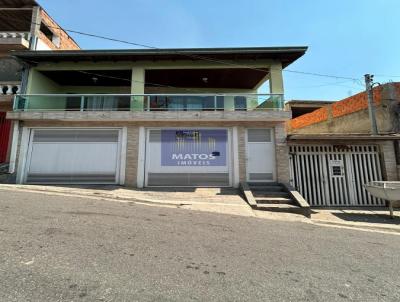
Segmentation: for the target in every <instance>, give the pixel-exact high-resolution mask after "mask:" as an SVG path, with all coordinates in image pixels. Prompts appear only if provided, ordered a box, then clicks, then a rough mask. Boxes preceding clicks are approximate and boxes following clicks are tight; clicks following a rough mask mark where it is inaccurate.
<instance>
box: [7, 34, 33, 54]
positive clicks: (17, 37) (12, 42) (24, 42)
mask: <svg viewBox="0 0 400 302" xmlns="http://www.w3.org/2000/svg"><path fill="white" fill-rule="evenodd" d="M30 39H31V34H30V32H25V31H2V32H0V50H1V51H8V50H10V49H13V50H25V49H29V43H30V42H29V41H30Z"/></svg>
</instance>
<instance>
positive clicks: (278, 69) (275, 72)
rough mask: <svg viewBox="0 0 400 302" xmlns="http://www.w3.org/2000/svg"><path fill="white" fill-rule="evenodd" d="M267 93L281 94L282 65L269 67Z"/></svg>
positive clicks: (275, 64) (277, 64) (276, 64)
mask: <svg viewBox="0 0 400 302" xmlns="http://www.w3.org/2000/svg"><path fill="white" fill-rule="evenodd" d="M269 92H270V93H282V94H283V76H282V63H280V62H278V63H274V64H271V66H270V75H269Z"/></svg>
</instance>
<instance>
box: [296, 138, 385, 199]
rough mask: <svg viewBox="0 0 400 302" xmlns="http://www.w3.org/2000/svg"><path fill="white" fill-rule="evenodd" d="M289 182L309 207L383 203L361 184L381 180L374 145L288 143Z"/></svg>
mask: <svg viewBox="0 0 400 302" xmlns="http://www.w3.org/2000/svg"><path fill="white" fill-rule="evenodd" d="M290 178H291V179H290V182H291V185H292V186H293V187H295V188H296V189H297V190H298V191H299V192H300V193H301V194H302V195H303V196H304V198H305V199H306V200H307V201H308V202H309V203H310V205H312V206H331V207H334V206H383V205H384V204H385V202H384V200H381V199H378V198H375V197H373V196H371V195H370V194H369V193H368V192H367V191H366V190H365V189H364V186H363V185H364V184H365V183H368V182H369V181H374V180H382V170H381V163H380V158H379V152H378V147H377V146H374V145H345V146H334V145H317V146H316V145H312V146H311V145H292V146H290Z"/></svg>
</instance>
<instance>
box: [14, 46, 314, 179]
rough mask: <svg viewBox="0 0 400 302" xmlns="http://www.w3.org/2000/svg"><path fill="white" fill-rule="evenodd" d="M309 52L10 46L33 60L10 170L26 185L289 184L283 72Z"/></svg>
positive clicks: (17, 116)
mask: <svg viewBox="0 0 400 302" xmlns="http://www.w3.org/2000/svg"><path fill="white" fill-rule="evenodd" d="M306 49H307V48H306V47H261V48H206V49H202V48H199V49H159V50H158V49H157V50H109V51H106V50H77V51H60V52H50V51H44V52H32V51H28V52H18V53H15V57H16V58H17V59H18V60H19V61H21V62H23V63H24V64H27V65H29V69H28V70H27V72H28V75H27V78H28V80H27V83H26V87H25V88H24V89H25V91H24V94H22V95H18V96H17V97H16V98H15V103H14V110H13V111H12V112H9V113H8V115H7V118H8V119H10V120H12V121H13V124H14V126H13V127H14V129H15V131H14V136H13V147H12V152H11V161H10V171H11V172H12V173H14V174H15V175H16V182H17V183H32V184H35V183H63V184H66V183H90V184H119V185H126V186H131V187H146V186H194V187H196V186H217V187H224V186H225V187H237V186H238V185H239V183H240V182H242V181H251V182H288V181H289V164H288V162H289V154H288V147H287V144H286V132H285V122H286V121H288V120H289V119H290V118H291V113H290V111H286V110H285V109H284V106H283V93H284V90H283V77H282V70H283V69H284V68H285V67H287V66H288V65H289V64H291V63H292V62H294V61H295V60H297V59H298V58H300V57H301V56H302V55H303V54H304V53H305V51H306ZM204 58H207V59H204ZM33 62H34V63H33ZM226 62H227V63H226ZM266 81H268V82H269V87H270V93H269V94H258V93H257V89H258V88H259V87H260V86H261V85H262V84H263V83H265V82H266Z"/></svg>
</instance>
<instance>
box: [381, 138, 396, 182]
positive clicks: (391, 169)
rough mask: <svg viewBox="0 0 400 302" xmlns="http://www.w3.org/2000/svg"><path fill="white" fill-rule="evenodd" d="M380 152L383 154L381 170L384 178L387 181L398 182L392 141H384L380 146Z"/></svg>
mask: <svg viewBox="0 0 400 302" xmlns="http://www.w3.org/2000/svg"><path fill="white" fill-rule="evenodd" d="M380 145H381V152H382V153H383V169H384V176H386V179H385V180H387V181H397V180H399V175H398V174H397V173H398V171H397V164H396V153H395V149H394V143H393V141H385V142H382V143H381V144H380Z"/></svg>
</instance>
